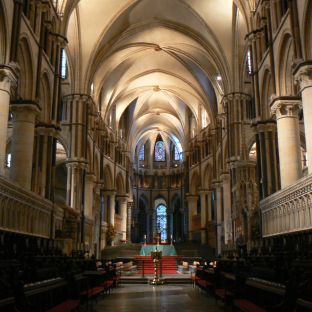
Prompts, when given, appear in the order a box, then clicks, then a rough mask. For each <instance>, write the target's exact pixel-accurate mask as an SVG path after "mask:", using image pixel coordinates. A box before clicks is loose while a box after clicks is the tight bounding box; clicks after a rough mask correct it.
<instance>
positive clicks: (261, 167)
mask: <svg viewBox="0 0 312 312" xmlns="http://www.w3.org/2000/svg"><path fill="white" fill-rule="evenodd" d="M254 129H255V131H256V142H257V171H258V176H259V178H260V185H259V192H260V198H261V199H263V198H265V197H267V196H270V195H271V194H273V193H275V192H276V191H278V190H279V188H280V180H279V177H280V174H279V167H278V165H277V163H278V146H277V144H278V140H277V129H276V123H275V121H273V120H265V121H258V122H257V124H256V125H255V126H254ZM268 155H270V157H268Z"/></svg>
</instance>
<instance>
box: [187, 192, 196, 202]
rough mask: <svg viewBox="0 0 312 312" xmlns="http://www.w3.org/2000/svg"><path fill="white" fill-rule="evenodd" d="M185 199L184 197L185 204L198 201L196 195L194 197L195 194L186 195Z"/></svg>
mask: <svg viewBox="0 0 312 312" xmlns="http://www.w3.org/2000/svg"><path fill="white" fill-rule="evenodd" d="M185 197H186V200H187V202H192V201H197V200H198V195H195V194H186V195H185Z"/></svg>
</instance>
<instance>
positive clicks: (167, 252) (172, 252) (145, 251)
mask: <svg viewBox="0 0 312 312" xmlns="http://www.w3.org/2000/svg"><path fill="white" fill-rule="evenodd" d="M156 247H157V250H158V251H161V252H162V255H163V256H176V255H177V252H176V249H175V248H174V246H173V245H156V244H155V245H143V246H142V247H141V251H140V256H150V255H151V252H152V251H155V250H156Z"/></svg>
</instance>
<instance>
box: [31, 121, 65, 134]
mask: <svg viewBox="0 0 312 312" xmlns="http://www.w3.org/2000/svg"><path fill="white" fill-rule="evenodd" d="M59 131H60V128H59V127H58V126H57V125H56V124H46V123H38V124H37V125H36V132H37V134H39V135H47V136H57V135H58V133H59Z"/></svg>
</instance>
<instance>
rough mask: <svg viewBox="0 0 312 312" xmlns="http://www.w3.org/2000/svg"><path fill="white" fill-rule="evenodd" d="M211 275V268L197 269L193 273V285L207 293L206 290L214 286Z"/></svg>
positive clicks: (212, 272)
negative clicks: (194, 273)
mask: <svg viewBox="0 0 312 312" xmlns="http://www.w3.org/2000/svg"><path fill="white" fill-rule="evenodd" d="M213 275H214V271H213V270H203V269H197V270H196V275H195V285H196V286H198V287H199V288H200V289H201V290H204V291H205V292H206V293H207V294H208V292H209V291H210V290H212V289H213V287H214V284H213Z"/></svg>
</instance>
